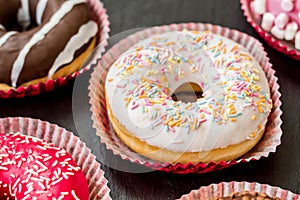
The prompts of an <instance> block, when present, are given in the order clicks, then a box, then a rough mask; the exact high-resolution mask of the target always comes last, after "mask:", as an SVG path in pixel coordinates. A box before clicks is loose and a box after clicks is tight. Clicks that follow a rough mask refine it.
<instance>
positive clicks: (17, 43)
mask: <svg viewBox="0 0 300 200" xmlns="http://www.w3.org/2000/svg"><path fill="white" fill-rule="evenodd" d="M97 27H98V26H97V24H96V22H94V21H93V20H92V19H91V15H90V11H89V7H88V5H87V4H86V3H85V1H84V0H10V1H7V0H0V83H5V84H7V85H9V86H12V87H18V86H20V85H22V84H24V83H26V82H29V81H31V80H34V79H39V78H42V77H48V78H50V79H51V77H52V76H53V74H55V72H56V71H57V70H58V69H60V68H62V67H64V66H66V65H68V64H70V63H71V62H72V61H73V60H74V59H75V58H76V57H78V56H79V55H80V54H81V53H83V52H85V51H86V49H87V48H88V47H89V46H90V44H91V43H94V42H93V41H94V40H95V38H96V37H95V35H96V33H97V31H98V29H97Z"/></svg>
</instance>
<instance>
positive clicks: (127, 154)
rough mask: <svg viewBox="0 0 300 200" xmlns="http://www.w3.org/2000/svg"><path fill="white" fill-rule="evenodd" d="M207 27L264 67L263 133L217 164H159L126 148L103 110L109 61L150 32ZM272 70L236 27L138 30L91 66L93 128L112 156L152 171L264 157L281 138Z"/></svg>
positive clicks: (195, 26)
mask: <svg viewBox="0 0 300 200" xmlns="http://www.w3.org/2000/svg"><path fill="white" fill-rule="evenodd" d="M183 29H187V30H198V31H202V30H210V31H212V32H213V33H216V34H219V35H222V36H224V37H227V38H230V39H232V40H234V41H236V42H237V43H239V44H241V45H242V46H244V47H245V48H246V49H247V50H248V51H249V52H250V53H251V55H252V56H254V57H255V58H256V60H257V61H258V62H259V63H260V65H261V66H262V68H263V70H264V71H265V73H266V76H267V79H268V82H269V85H270V90H271V97H272V100H273V104H274V105H273V109H272V112H271V113H270V115H269V118H268V123H267V126H266V129H265V134H264V136H263V137H262V139H261V140H260V142H259V143H258V144H257V145H256V146H255V147H254V148H253V149H252V150H250V151H249V152H248V153H247V154H245V155H243V156H242V157H241V158H240V159H237V160H231V161H228V162H225V161H221V162H218V163H215V162H209V163H207V164H206V163H198V164H193V163H187V164H181V163H176V164H170V163H160V162H156V161H153V160H150V159H148V158H145V157H143V156H140V155H138V154H137V153H135V152H134V151H132V150H131V149H129V148H128V147H127V146H126V145H125V144H123V142H122V141H120V140H119V138H118V137H117V136H116V134H115V133H114V131H113V129H112V128H111V126H110V123H109V120H108V115H107V111H106V102H105V94H104V93H105V88H104V84H105V78H106V74H107V72H108V70H109V68H110V66H111V65H112V63H113V62H114V61H115V60H116V59H117V58H118V57H119V56H120V54H122V52H124V51H125V50H127V49H128V48H129V47H131V46H132V45H133V44H135V43H136V42H138V41H139V40H141V39H144V38H147V37H149V36H150V35H153V34H157V33H162V32H167V31H172V30H183ZM274 74H275V71H274V70H273V69H272V65H271V64H270V63H269V58H268V57H267V55H266V52H265V51H264V49H263V46H262V44H261V43H260V42H259V41H258V40H256V39H255V38H253V37H250V36H248V35H247V34H245V33H241V32H239V31H236V30H231V29H229V28H224V27H221V26H214V25H211V24H202V23H187V24H172V25H168V26H160V27H153V28H149V29H145V30H143V31H141V32H137V33H135V34H133V35H131V36H129V37H128V38H126V39H123V40H122V41H120V42H119V43H118V44H116V45H115V46H113V47H112V48H111V49H110V50H109V51H107V52H106V53H105V54H104V55H103V57H102V59H101V60H100V61H99V63H98V64H97V66H96V67H95V68H94V71H93V73H92V77H91V79H90V86H89V91H90V92H89V96H90V104H91V108H90V110H91V112H92V120H93V127H94V128H95V129H96V134H97V135H98V136H100V139H101V142H102V143H104V144H105V145H106V147H107V149H109V150H112V151H113V153H114V154H115V155H119V156H121V157H122V158H123V159H126V160H130V161H131V162H134V163H137V164H140V165H144V166H147V167H149V168H151V169H154V170H160V171H166V172H172V173H181V174H186V173H204V172H209V171H213V170H218V169H223V168H226V167H229V166H231V165H234V164H237V163H241V162H248V161H250V160H258V159H260V158H261V157H267V156H268V155H269V153H270V152H275V151H276V147H277V146H278V145H279V144H280V137H281V135H282V130H281V128H280V125H281V124H282V121H281V119H280V116H281V114H282V111H281V110H280V106H281V101H280V99H279V98H280V96H281V94H280V92H279V91H278V89H279V85H278V83H277V77H276V76H275V75H274Z"/></svg>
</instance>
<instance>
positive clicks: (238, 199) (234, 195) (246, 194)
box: [216, 191, 280, 200]
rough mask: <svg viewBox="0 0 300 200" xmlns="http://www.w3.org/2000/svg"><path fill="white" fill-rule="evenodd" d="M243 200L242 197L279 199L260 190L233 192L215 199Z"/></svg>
mask: <svg viewBox="0 0 300 200" xmlns="http://www.w3.org/2000/svg"><path fill="white" fill-rule="evenodd" d="M234 199H235V200H244V199H251V200H280V198H278V197H270V196H269V195H267V194H266V193H262V192H249V191H243V192H234V193H232V194H231V195H230V196H226V197H221V198H217V199H216V200H234Z"/></svg>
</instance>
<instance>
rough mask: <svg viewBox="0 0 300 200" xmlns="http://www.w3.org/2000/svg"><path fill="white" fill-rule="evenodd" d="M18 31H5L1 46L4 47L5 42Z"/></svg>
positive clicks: (0, 40)
mask: <svg viewBox="0 0 300 200" xmlns="http://www.w3.org/2000/svg"><path fill="white" fill-rule="evenodd" d="M16 33H17V32H16V31H9V32H7V33H5V34H4V35H3V36H2V37H0V47H2V46H3V45H4V44H5V42H6V41H7V40H8V39H9V38H10V37H11V36H12V35H15V34H16Z"/></svg>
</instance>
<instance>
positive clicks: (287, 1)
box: [280, 0, 294, 12]
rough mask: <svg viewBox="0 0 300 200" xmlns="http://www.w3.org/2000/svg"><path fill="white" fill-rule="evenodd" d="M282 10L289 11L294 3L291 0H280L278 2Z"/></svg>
mask: <svg viewBox="0 0 300 200" xmlns="http://www.w3.org/2000/svg"><path fill="white" fill-rule="evenodd" d="M280 6H281V8H282V10H284V11H286V12H290V11H292V10H293V9H294V3H293V1H291V0H283V1H281V4H280Z"/></svg>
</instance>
